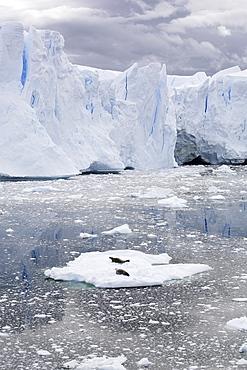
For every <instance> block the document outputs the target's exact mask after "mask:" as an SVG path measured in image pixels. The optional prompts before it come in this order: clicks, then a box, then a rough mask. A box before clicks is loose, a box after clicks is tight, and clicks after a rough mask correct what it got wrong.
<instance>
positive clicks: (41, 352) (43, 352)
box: [37, 349, 51, 356]
mask: <svg viewBox="0 0 247 370" xmlns="http://www.w3.org/2000/svg"><path fill="white" fill-rule="evenodd" d="M37 354H38V355H39V356H50V355H51V353H50V352H49V351H47V350H46V349H38V350H37Z"/></svg>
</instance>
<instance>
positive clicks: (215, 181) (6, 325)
mask: <svg viewBox="0 0 247 370" xmlns="http://www.w3.org/2000/svg"><path fill="white" fill-rule="evenodd" d="M246 185H247V170H246V169H245V167H240V166H239V167H232V168H231V169H230V168H229V167H227V168H226V167H225V166H223V167H218V168H216V167H214V168H213V167H204V166H197V167H194V166H193V167H179V168H174V169H166V170H165V169H164V170H158V171H125V172H123V173H122V174H120V175H112V174H109V175H89V176H79V177H74V178H70V179H67V180H56V181H54V180H53V181H30V182H26V181H25V182H21V181H20V182H4V183H0V213H1V214H0V238H1V248H0V261H1V262H0V264H1V269H0V368H1V369H13V368H17V369H25V370H26V369H32V370H33V369H36V368H37V369H38V368H39V369H48V370H55V369H62V368H63V366H64V365H65V364H66V363H68V362H70V361H72V360H76V361H77V363H81V362H82V361H83V360H85V358H86V356H90V355H91V356H97V357H103V356H106V357H118V356H121V355H124V356H125V357H126V361H125V362H124V364H123V366H124V367H125V368H126V369H129V370H132V369H137V368H138V364H137V363H138V361H140V360H141V359H143V358H148V360H149V361H150V362H151V363H152V364H150V368H151V369H152V368H153V369H167V370H170V369H171V370H172V369H196V368H200V369H217V368H223V369H235V368H236V369H237V368H238V365H237V363H238V361H239V360H240V359H247V356H246V354H245V353H240V352H239V348H240V347H241V345H242V344H243V343H244V342H246V341H247V333H246V332H244V331H237V330H233V329H229V328H228V327H227V325H226V323H227V321H229V320H231V319H234V318H237V317H242V316H246V301H244V300H242V301H241V300H240V301H237V300H234V299H236V298H246V297H247V289H246V280H247V264H246V257H247V254H246V252H247V227H246V226H247V222H246V221H247V209H246V195H247V190H246ZM150 192H151V195H150ZM162 196H163V197H162ZM164 199H165V200H166V199H169V205H167V204H165V202H164ZM123 224H128V225H129V227H130V228H131V230H132V233H131V234H119V235H105V234H104V233H102V232H104V231H107V230H110V229H112V228H114V227H117V226H120V225H123ZM84 233H88V234H93V235H95V236H96V235H97V237H95V238H82V237H81V235H82V234H84ZM114 249H115V250H119V249H134V250H140V251H143V252H145V253H152V254H159V253H168V254H169V255H170V256H171V257H172V261H171V263H206V264H208V265H209V266H210V267H212V270H211V271H209V272H206V273H203V274H199V275H195V276H192V277H190V278H187V279H183V280H172V281H168V282H164V284H163V285H162V286H157V287H143V288H131V289H126V288H122V289H96V288H95V287H94V286H91V285H88V284H85V283H84V282H77V283H76V282H65V281H63V282H61V281H53V280H49V279H46V278H45V275H44V271H45V270H46V269H48V268H51V267H53V266H56V267H59V266H64V265H65V264H66V263H67V262H69V261H71V260H73V259H74V258H75V257H77V256H79V255H80V254H81V253H84V252H90V251H106V250H114Z"/></svg>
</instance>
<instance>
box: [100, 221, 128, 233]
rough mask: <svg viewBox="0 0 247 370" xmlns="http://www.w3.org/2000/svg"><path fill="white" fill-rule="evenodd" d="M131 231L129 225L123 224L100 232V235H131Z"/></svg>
mask: <svg viewBox="0 0 247 370" xmlns="http://www.w3.org/2000/svg"><path fill="white" fill-rule="evenodd" d="M131 233H132V231H131V229H130V227H129V225H127V224H124V225H121V226H117V227H115V228H114V229H111V230H108V231H102V234H106V235H115V234H131Z"/></svg>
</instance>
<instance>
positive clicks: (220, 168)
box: [214, 164, 235, 174]
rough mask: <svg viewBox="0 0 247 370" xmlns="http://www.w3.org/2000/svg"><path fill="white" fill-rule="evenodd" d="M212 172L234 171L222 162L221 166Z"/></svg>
mask: <svg viewBox="0 0 247 370" xmlns="http://www.w3.org/2000/svg"><path fill="white" fill-rule="evenodd" d="M214 172H216V173H217V172H222V173H234V174H235V172H234V171H233V170H232V169H231V168H230V167H229V166H227V165H226V164H223V165H222V166H220V167H218V168H217V169H216V170H214Z"/></svg>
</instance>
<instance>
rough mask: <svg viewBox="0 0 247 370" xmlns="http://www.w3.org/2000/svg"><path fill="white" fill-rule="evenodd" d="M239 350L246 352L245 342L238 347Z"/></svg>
mask: <svg viewBox="0 0 247 370" xmlns="http://www.w3.org/2000/svg"><path fill="white" fill-rule="evenodd" d="M239 352H241V353H242V352H247V342H246V343H244V344H242V346H241V347H240V348H239Z"/></svg>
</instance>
